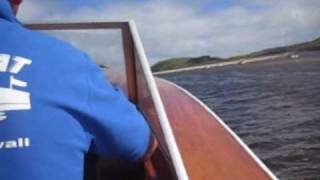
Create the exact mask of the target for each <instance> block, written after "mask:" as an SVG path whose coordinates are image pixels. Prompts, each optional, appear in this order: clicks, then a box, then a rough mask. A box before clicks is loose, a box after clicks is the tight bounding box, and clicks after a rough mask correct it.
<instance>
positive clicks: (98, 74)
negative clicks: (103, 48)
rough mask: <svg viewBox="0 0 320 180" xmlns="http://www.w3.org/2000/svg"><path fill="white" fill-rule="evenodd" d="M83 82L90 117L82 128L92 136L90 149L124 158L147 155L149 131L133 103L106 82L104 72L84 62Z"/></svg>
mask: <svg viewBox="0 0 320 180" xmlns="http://www.w3.org/2000/svg"><path fill="white" fill-rule="evenodd" d="M87 84H88V89H89V92H88V98H87V113H88V117H89V118H90V119H88V120H87V121H88V123H87V128H86V129H87V130H88V131H89V132H90V134H91V135H92V139H93V151H94V152H96V153H97V154H99V155H102V156H118V157H121V158H125V159H128V160H139V159H141V158H142V157H143V156H145V154H148V147H150V143H151V142H153V141H151V142H150V139H152V138H151V137H152V136H151V131H150V129H149V126H148V124H147V123H146V121H145V119H144V117H143V116H142V115H141V114H140V113H139V112H138V110H137V108H136V107H135V105H134V104H132V103H131V102H129V101H128V99H127V97H126V96H125V95H124V94H123V93H122V91H121V90H119V89H116V88H114V87H113V86H112V85H111V84H110V83H109V82H107V81H106V79H105V75H104V73H103V72H102V71H101V70H100V68H98V67H97V66H96V65H94V64H93V63H92V64H91V63H88V76H87ZM151 144H152V143H151ZM153 146H154V145H152V146H151V147H153ZM147 156H148V155H147ZM147 156H146V157H147Z"/></svg>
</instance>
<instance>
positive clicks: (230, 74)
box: [161, 53, 320, 180]
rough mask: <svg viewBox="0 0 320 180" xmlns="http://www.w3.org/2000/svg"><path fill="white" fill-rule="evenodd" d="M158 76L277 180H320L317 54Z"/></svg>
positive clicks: (319, 64)
mask: <svg viewBox="0 0 320 180" xmlns="http://www.w3.org/2000/svg"><path fill="white" fill-rule="evenodd" d="M161 77H162V78H165V79H168V80H170V81H173V82H175V83H177V84H179V85H181V86H182V87H184V88H186V89H187V90H189V91H190V92H191V93H193V94H194V95H196V96H197V97H198V98H199V99H201V100H202V101H204V102H205V103H206V104H207V105H208V106H209V107H210V108H211V109H212V110H214V111H215V112H216V113H217V114H218V115H219V116H220V117H221V118H222V119H223V120H224V121H225V122H226V123H227V124H228V125H229V126H230V127H231V128H232V129H233V130H234V131H235V132H236V133H237V134H238V135H239V136H240V137H241V138H242V139H243V140H244V141H245V142H246V143H247V144H248V145H249V147H250V148H252V149H253V150H254V152H255V153H256V154H257V155H258V156H259V157H260V158H261V159H262V160H263V161H264V162H265V163H266V164H267V166H268V167H269V168H270V169H271V170H272V171H273V172H274V173H275V174H276V175H277V176H278V177H279V178H280V179H290V180H291V179H292V180H295V179H297V180H298V179H299V180H300V179H320V53H304V54H302V56H301V58H300V59H298V60H288V59H287V60H278V61H270V62H260V63H254V64H245V65H235V66H226V67H219V68H213V69H207V70H199V71H192V72H185V73H179V74H170V75H162V76H161Z"/></svg>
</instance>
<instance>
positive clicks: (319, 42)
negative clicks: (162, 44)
mask: <svg viewBox="0 0 320 180" xmlns="http://www.w3.org/2000/svg"><path fill="white" fill-rule="evenodd" d="M317 50H320V38H317V39H315V40H313V41H309V42H305V43H299V44H294V45H290V46H284V47H276V48H269V49H265V50H261V51H257V52H253V53H250V54H245V55H240V56H235V57H231V58H225V59H223V58H219V57H210V56H201V57H181V58H172V59H167V60H164V61H160V62H158V63H156V64H155V65H153V66H152V67H151V68H152V71H153V72H158V71H165V70H172V69H179V68H186V67H192V66H201V65H207V64H213V63H221V62H224V61H234V60H239V59H249V58H256V57H262V56H268V55H276V54H281V53H286V52H301V51H317Z"/></svg>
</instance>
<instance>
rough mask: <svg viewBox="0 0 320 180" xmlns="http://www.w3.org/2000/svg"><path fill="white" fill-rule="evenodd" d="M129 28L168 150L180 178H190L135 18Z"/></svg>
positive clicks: (186, 179) (182, 179) (183, 179)
mask: <svg viewBox="0 0 320 180" xmlns="http://www.w3.org/2000/svg"><path fill="white" fill-rule="evenodd" d="M129 28H130V30H131V33H132V37H133V41H134V45H135V47H136V50H137V55H138V58H139V59H140V61H141V65H142V70H143V72H144V73H145V76H146V78H147V82H148V83H147V84H148V87H149V90H150V93H151V96H152V98H153V100H154V103H155V104H154V105H155V108H156V111H157V112H158V116H159V120H160V125H161V128H162V131H163V134H164V138H165V140H166V142H167V145H168V150H169V153H170V156H171V158H172V161H173V162H172V163H173V165H174V168H175V170H176V174H177V176H178V179H179V180H188V179H189V177H188V174H187V171H186V168H185V166H184V163H183V160H182V157H181V154H180V151H179V148H178V145H177V143H176V139H175V137H174V135H173V131H172V127H171V125H170V122H169V120H168V116H167V113H166V111H165V108H164V105H163V103H162V100H161V98H160V93H159V91H158V88H157V86H156V83H155V80H154V78H153V75H152V72H151V69H150V65H149V62H148V60H147V56H146V54H145V50H144V48H143V45H142V42H141V38H140V36H139V34H138V30H137V28H136V25H135V22H134V21H133V20H130V21H129Z"/></svg>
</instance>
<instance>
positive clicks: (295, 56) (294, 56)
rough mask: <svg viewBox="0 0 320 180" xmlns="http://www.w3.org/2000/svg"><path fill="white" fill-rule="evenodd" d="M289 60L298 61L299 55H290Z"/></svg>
mask: <svg viewBox="0 0 320 180" xmlns="http://www.w3.org/2000/svg"><path fill="white" fill-rule="evenodd" d="M290 58H291V59H298V58H300V55H299V54H298V53H294V54H291V55H290Z"/></svg>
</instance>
